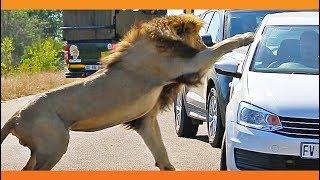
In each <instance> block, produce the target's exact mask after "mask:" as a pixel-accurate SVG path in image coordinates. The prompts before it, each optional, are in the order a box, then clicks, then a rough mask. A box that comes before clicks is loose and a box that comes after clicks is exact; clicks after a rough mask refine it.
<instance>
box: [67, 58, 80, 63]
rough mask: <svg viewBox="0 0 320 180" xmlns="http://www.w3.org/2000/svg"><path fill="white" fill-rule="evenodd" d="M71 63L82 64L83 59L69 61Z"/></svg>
mask: <svg viewBox="0 0 320 180" xmlns="http://www.w3.org/2000/svg"><path fill="white" fill-rule="evenodd" d="M69 62H72V63H79V62H81V59H69Z"/></svg>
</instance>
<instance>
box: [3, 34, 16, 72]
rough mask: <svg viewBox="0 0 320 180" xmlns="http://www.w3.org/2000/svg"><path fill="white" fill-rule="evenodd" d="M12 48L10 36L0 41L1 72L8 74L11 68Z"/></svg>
mask: <svg viewBox="0 0 320 180" xmlns="http://www.w3.org/2000/svg"><path fill="white" fill-rule="evenodd" d="M13 50H14V46H13V41H12V38H8V37H6V38H4V39H3V40H2V41H1V73H2V74H8V73H9V72H10V71H11V69H12V52H13Z"/></svg>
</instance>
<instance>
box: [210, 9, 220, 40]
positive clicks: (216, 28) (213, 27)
mask: <svg viewBox="0 0 320 180" xmlns="http://www.w3.org/2000/svg"><path fill="white" fill-rule="evenodd" d="M220 25H221V23H220V14H219V13H215V14H214V16H213V17H212V20H211V22H210V25H209V28H208V31H207V33H209V34H211V37H212V40H213V41H214V42H217V41H219V40H220V39H219V36H218V34H219V33H220V31H221V27H220Z"/></svg>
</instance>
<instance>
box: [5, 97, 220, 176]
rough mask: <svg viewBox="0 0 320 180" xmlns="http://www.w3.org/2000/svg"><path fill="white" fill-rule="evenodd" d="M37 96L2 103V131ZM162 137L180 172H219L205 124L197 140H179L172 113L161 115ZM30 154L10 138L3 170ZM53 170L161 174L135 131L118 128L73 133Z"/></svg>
mask: <svg viewBox="0 0 320 180" xmlns="http://www.w3.org/2000/svg"><path fill="white" fill-rule="evenodd" d="M33 98H34V96H28V97H23V98H19V99H15V100H11V101H7V102H4V103H1V127H2V126H3V125H4V123H5V122H6V121H7V120H8V119H9V118H10V117H11V116H12V115H13V114H14V113H15V112H16V111H17V110H19V109H20V108H22V107H23V106H25V105H26V104H27V103H28V102H29V101H31V100H32V99H33ZM158 121H159V124H160V128H161V133H162V137H163V140H164V143H165V145H166V147H167V151H168V154H169V158H170V161H171V163H172V164H173V165H174V166H175V167H176V168H177V169H179V170H218V169H219V163H220V149H215V148H212V147H211V146H210V145H209V144H208V143H207V137H206V124H204V125H201V126H200V127H199V131H198V135H197V137H196V138H194V139H188V138H180V137H177V135H176V134H175V131H174V116H173V112H172V111H168V112H164V113H162V114H160V115H159V117H158ZM29 156H30V150H29V149H28V148H26V147H23V146H21V145H20V144H19V142H18V139H17V138H16V137H14V136H12V135H11V134H10V135H9V136H8V137H7V138H6V139H5V141H4V142H3V144H2V145H1V170H20V169H22V168H23V167H24V165H25V164H26V162H27V160H28V159H29ZM53 170H158V168H156V167H155V166H154V159H153V157H152V154H151V152H150V151H149V149H147V147H146V145H145V144H144V142H143V141H142V139H141V138H140V137H139V135H138V134H137V133H136V132H135V131H133V130H125V129H124V128H123V126H121V125H119V126H115V127H112V128H108V129H105V130H102V131H98V132H70V143H69V146H68V150H67V152H66V154H64V156H63V157H62V159H61V160H60V161H59V163H58V164H57V165H56V166H55V167H54V168H53Z"/></svg>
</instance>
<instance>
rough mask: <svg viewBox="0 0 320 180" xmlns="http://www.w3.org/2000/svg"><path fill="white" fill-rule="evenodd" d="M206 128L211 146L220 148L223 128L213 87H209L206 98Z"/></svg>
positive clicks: (216, 95) (217, 99)
mask: <svg viewBox="0 0 320 180" xmlns="http://www.w3.org/2000/svg"><path fill="white" fill-rule="evenodd" d="M207 102H208V106H207V130H208V140H209V143H210V145H211V146H212V147H214V148H220V147H221V142H222V137H223V133H224V128H223V126H222V122H221V113H220V108H219V104H220V103H219V98H218V93H217V91H216V90H215V88H211V89H210V92H209V94H208V98H207Z"/></svg>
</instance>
